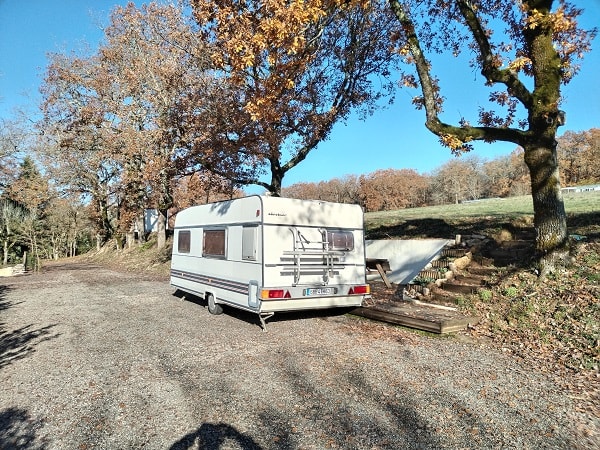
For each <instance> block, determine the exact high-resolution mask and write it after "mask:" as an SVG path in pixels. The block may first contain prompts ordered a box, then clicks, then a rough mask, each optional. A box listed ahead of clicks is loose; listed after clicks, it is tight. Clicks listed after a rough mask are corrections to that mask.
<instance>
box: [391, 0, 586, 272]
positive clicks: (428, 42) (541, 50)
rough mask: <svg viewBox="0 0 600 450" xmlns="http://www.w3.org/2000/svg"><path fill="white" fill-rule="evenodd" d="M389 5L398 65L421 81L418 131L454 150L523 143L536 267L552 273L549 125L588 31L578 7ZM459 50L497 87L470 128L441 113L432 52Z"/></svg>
mask: <svg viewBox="0 0 600 450" xmlns="http://www.w3.org/2000/svg"><path fill="white" fill-rule="evenodd" d="M390 5H391V8H392V10H393V11H394V14H395V15H396V17H397V19H398V21H399V23H400V25H401V30H400V32H399V33H398V35H397V36H396V39H397V48H398V51H399V52H400V54H402V55H404V56H405V58H406V61H407V62H408V63H410V64H411V66H412V67H414V69H415V71H416V74H415V72H406V73H405V74H404V76H403V82H404V84H405V85H407V86H413V87H417V86H420V89H421V95H419V96H417V97H415V98H414V100H413V102H414V103H415V104H416V105H417V107H419V108H424V109H425V115H426V122H425V124H426V126H427V128H428V129H429V130H430V131H431V132H433V133H435V134H436V135H437V136H439V137H440V141H441V142H442V143H443V144H444V145H445V146H447V147H449V148H450V149H451V150H452V151H453V152H457V153H460V152H464V151H468V150H470V149H471V148H472V144H471V143H472V142H473V141H484V142H493V141H506V142H512V143H515V144H517V145H519V146H521V147H522V148H523V150H524V154H523V155H524V160H525V162H526V164H527V166H528V168H529V172H530V177H531V192H532V197H533V205H534V226H535V230H536V239H535V247H536V249H537V254H538V258H537V259H538V263H539V269H540V274H541V275H545V274H546V273H548V272H550V271H552V270H554V268H555V266H556V265H557V264H559V265H560V264H563V263H564V262H565V261H566V257H567V254H568V252H567V250H568V239H567V226H566V214H565V208H564V203H563V199H562V195H561V185H560V179H559V171H558V161H557V150H556V146H557V144H556V133H557V129H558V127H559V126H561V125H562V124H563V123H564V121H565V113H564V112H563V111H562V110H561V109H560V106H561V105H560V103H561V86H562V85H564V84H565V83H568V82H569V81H570V80H571V79H572V78H573V76H575V75H576V73H577V72H578V70H579V65H578V61H579V60H580V59H581V58H582V57H583V55H584V53H585V52H587V51H589V50H590V42H591V40H592V39H593V37H594V36H595V33H596V30H590V31H587V30H583V29H581V28H580V27H579V26H578V23H577V18H578V16H580V14H581V10H580V9H577V8H576V7H575V6H573V5H572V4H570V3H569V2H567V1H566V0H558V1H555V0H522V1H519V2H513V1H510V0H418V1H417V0H414V1H413V0H406V1H404V0H390ZM502 27H504V29H502ZM464 50H468V51H469V52H471V53H472V54H473V55H474V57H473V59H472V60H471V61H470V67H469V68H468V69H470V70H471V69H473V68H476V69H478V70H479V71H480V72H481V74H482V75H483V82H484V83H485V84H486V85H487V86H489V87H494V88H497V89H496V90H492V91H491V92H490V94H489V101H490V102H491V103H492V105H495V106H491V107H490V109H484V108H480V111H479V117H478V118H477V122H478V124H477V125H473V124H471V121H469V120H468V118H465V117H459V118H458V119H457V120H456V121H455V123H453V124H452V123H447V122H446V121H444V120H442V115H441V113H442V108H443V104H444V97H443V93H442V91H441V84H440V80H439V79H438V78H437V75H436V74H437V73H439V72H436V70H435V69H436V67H435V65H434V58H433V56H432V54H435V52H446V53H448V54H452V55H459V54H460V53H461V52H462V51H464ZM428 55H429V56H428ZM465 89H466V86H465V88H464V89H463V91H464V90H465ZM498 109H500V110H501V112H499V111H498Z"/></svg>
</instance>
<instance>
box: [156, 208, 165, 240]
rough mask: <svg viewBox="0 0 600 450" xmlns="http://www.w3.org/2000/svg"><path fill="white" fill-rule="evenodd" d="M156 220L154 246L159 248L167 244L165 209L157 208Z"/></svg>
mask: <svg viewBox="0 0 600 450" xmlns="http://www.w3.org/2000/svg"><path fill="white" fill-rule="evenodd" d="M157 211H158V220H157V223H156V226H157V230H156V246H157V247H158V248H159V249H163V248H165V246H166V245H167V227H166V224H167V211H166V210H162V209H158V210H157Z"/></svg>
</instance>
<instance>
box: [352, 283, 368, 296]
mask: <svg viewBox="0 0 600 450" xmlns="http://www.w3.org/2000/svg"><path fill="white" fill-rule="evenodd" d="M370 293H371V286H369V285H368V284H361V285H359V286H352V287H351V288H350V290H349V291H348V295H369V294H370Z"/></svg>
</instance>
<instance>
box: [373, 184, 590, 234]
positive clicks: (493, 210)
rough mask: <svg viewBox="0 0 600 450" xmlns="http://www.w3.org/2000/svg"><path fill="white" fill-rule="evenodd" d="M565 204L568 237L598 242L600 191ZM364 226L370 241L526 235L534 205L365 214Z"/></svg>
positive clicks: (500, 202)
mask: <svg viewBox="0 0 600 450" xmlns="http://www.w3.org/2000/svg"><path fill="white" fill-rule="evenodd" d="M564 200H565V208H566V210H567V222H568V226H569V233H570V234H580V235H585V236H588V238H590V239H596V240H598V239H600V191H596V192H586V193H568V194H565V196H564ZM365 225H366V229H367V234H368V237H369V238H371V239H383V238H386V237H388V238H415V237H439V238H451V237H453V236H454V235H456V234H487V235H490V234H492V235H493V234H495V233H497V232H499V231H501V230H502V229H508V230H509V231H512V232H515V231H529V230H532V227H533V202H532V199H531V196H528V195H527V196H520V197H510V198H505V199H485V200H479V201H475V202H469V203H461V204H458V205H441V206H428V207H424V208H410V209H401V210H397V211H381V212H372V213H366V214H365Z"/></svg>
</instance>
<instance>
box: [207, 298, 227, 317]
mask: <svg viewBox="0 0 600 450" xmlns="http://www.w3.org/2000/svg"><path fill="white" fill-rule="evenodd" d="M206 302H207V303H208V312H209V313H211V314H215V315H217V314H222V313H223V307H222V306H221V305H219V304H218V303H217V302H215V296H214V295H212V294H207V296H206Z"/></svg>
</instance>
